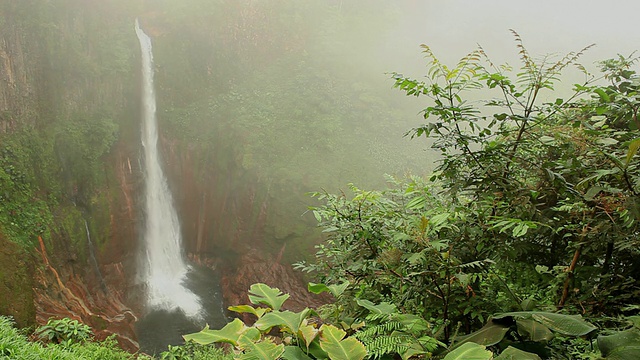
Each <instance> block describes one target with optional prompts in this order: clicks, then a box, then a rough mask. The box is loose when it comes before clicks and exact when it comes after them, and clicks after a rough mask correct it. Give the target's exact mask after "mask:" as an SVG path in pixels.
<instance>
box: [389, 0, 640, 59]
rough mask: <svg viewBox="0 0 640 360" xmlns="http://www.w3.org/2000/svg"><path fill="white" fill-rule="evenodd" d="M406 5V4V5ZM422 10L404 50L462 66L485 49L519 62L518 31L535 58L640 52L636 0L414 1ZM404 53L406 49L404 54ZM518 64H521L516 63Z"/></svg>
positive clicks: (408, 26) (409, 26) (406, 34)
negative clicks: (424, 48)
mask: <svg viewBox="0 0 640 360" xmlns="http://www.w3.org/2000/svg"><path fill="white" fill-rule="evenodd" d="M405 1H406V0H405ZM413 3H414V4H415V3H417V4H419V5H418V6H419V11H418V12H414V13H413V14H408V16H410V18H411V20H410V21H409V22H407V23H405V25H404V28H402V29H401V30H399V33H396V35H400V34H402V35H401V37H403V38H404V40H402V44H401V45H400V44H396V45H395V46H394V47H397V46H400V47H402V48H404V49H406V48H407V47H408V48H414V49H416V50H414V52H415V53H416V54H418V55H417V56H416V57H415V59H416V60H414V61H418V62H420V61H421V55H420V54H419V49H418V44H420V43H426V44H427V45H429V46H430V47H431V48H432V50H433V51H434V52H436V55H438V56H439V57H440V58H441V60H445V61H447V62H450V61H456V60H457V59H458V58H459V57H461V56H462V55H464V54H466V53H467V52H469V51H471V50H473V49H475V47H476V44H480V45H482V46H483V48H485V50H486V51H487V52H488V53H489V55H490V56H491V58H492V60H494V61H495V62H498V63H502V62H504V61H509V62H510V63H513V59H515V56H516V55H515V54H516V49H515V46H514V45H515V43H514V41H513V36H512V35H511V33H510V32H509V29H514V30H516V31H517V32H518V33H519V34H520V35H521V36H522V38H523V40H524V43H525V46H526V47H527V48H528V50H529V52H530V53H531V54H535V55H543V54H548V53H562V54H564V53H566V52H568V51H578V50H580V49H582V48H583V47H584V46H586V45H589V44H592V43H595V44H596V47H594V48H593V49H591V50H590V51H589V52H588V53H587V54H586V55H585V57H584V58H583V60H582V62H583V63H584V64H585V65H590V64H592V63H593V62H594V61H596V60H602V59H606V58H611V57H614V56H616V54H618V53H621V54H623V55H629V54H630V53H632V52H633V51H635V50H638V49H640V1H632V0H611V1H595V0H446V1H430V0H422V1H420V0H414V1H413ZM402 52H404V50H403V51H402ZM514 65H515V64H514Z"/></svg>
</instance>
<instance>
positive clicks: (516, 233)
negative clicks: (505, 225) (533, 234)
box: [512, 222, 529, 237]
mask: <svg viewBox="0 0 640 360" xmlns="http://www.w3.org/2000/svg"><path fill="white" fill-rule="evenodd" d="M528 230H529V225H527V224H526V223H524V222H521V223H519V224H518V225H516V226H515V227H514V228H513V233H512V235H513V237H521V236H524V235H526V234H527V231H528Z"/></svg>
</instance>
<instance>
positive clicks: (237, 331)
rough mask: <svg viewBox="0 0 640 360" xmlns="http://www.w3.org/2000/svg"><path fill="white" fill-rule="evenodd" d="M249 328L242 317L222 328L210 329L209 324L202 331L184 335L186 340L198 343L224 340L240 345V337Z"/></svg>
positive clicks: (205, 343) (203, 343) (204, 343)
mask: <svg viewBox="0 0 640 360" xmlns="http://www.w3.org/2000/svg"><path fill="white" fill-rule="evenodd" d="M246 330H247V327H246V326H245V325H244V323H243V322H242V321H241V320H240V319H234V320H233V321H232V322H230V323H228V324H227V325H225V326H224V327H223V328H222V329H220V330H210V329H209V325H207V326H205V328H204V329H202V330H201V331H200V332H197V333H193V334H187V335H183V336H182V337H183V338H184V340H185V341H189V340H193V341H195V342H197V343H198V344H202V345H207V344H211V343H216V342H224V343H229V344H233V345H238V339H239V338H240V336H241V335H242V334H243V333H244V332H245V331H246Z"/></svg>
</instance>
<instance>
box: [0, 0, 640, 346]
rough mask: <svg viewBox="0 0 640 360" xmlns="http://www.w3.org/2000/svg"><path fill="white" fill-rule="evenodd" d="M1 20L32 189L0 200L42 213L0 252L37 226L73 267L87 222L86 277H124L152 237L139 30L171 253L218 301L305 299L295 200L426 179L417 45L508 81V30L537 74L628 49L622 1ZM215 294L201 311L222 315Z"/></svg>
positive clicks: (108, 5) (180, 2)
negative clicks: (474, 58) (405, 83)
mask: <svg viewBox="0 0 640 360" xmlns="http://www.w3.org/2000/svg"><path fill="white" fill-rule="evenodd" d="M0 11H1V12H0V15H2V16H1V17H0V24H2V25H3V26H2V27H0V35H2V36H0V38H2V40H3V41H2V42H0V57H1V58H2V59H3V61H2V62H0V70H2V72H1V73H0V75H1V76H0V85H2V86H0V136H2V138H1V139H0V140H2V141H3V142H4V141H7V144H10V145H11V147H12V148H15V149H17V151H16V152H17V153H19V154H25V155H24V157H23V158H16V159H11V162H10V163H8V164H10V165H11V168H13V167H15V168H17V169H21V172H22V173H24V174H26V175H24V176H23V177H22V178H20V179H19V180H20V182H21V183H24V185H25V186H24V188H23V189H22V190H20V189H18V190H16V187H15V186H14V185H13V183H9V182H6V183H1V184H0V186H1V188H0V190H1V191H0V192H1V193H3V194H13V195H15V196H14V198H12V199H9V200H7V203H8V204H9V205H7V206H6V208H8V209H12V208H15V209H26V210H29V209H31V208H34V206H33V204H34V203H35V202H36V200H37V201H40V204H41V208H37V207H36V210H33V211H32V212H29V211H22V210H21V212H18V213H16V214H14V213H13V212H6V211H4V212H3V213H2V214H4V215H3V216H2V217H0V225H1V226H0V227H2V228H3V232H4V231H5V229H9V230H6V234H5V235H8V237H13V238H16V239H17V238H24V239H25V240H24V241H23V243H24V244H29V245H28V248H29V249H32V248H33V244H31V243H30V241H32V240H33V238H36V237H35V236H34V234H36V233H35V232H33V231H34V230H33V226H30V224H39V225H38V227H40V224H44V223H45V222H44V221H45V220H46V225H42V228H43V229H44V228H48V229H49V228H50V229H60V231H54V232H53V233H56V234H57V233H60V234H63V235H56V234H52V235H50V237H51V239H49V238H47V239H45V240H47V241H49V240H51V242H52V243H53V244H56V245H55V246H54V248H57V249H68V248H73V249H72V250H69V251H67V250H65V252H69V254H72V253H73V256H71V255H67V254H65V255H64V256H61V259H66V256H68V257H69V259H72V260H73V262H74V264H75V263H77V264H82V263H83V260H82V259H83V254H84V253H85V252H86V250H83V249H84V248H85V246H84V245H86V244H84V243H83V241H85V240H84V238H85V236H86V235H85V234H86V233H85V227H84V225H81V224H83V222H81V221H80V219H81V218H82V216H84V215H83V214H87V215H86V217H87V219H86V220H87V222H88V228H90V229H91V232H92V236H93V237H94V239H95V243H96V248H98V249H104V250H101V251H100V252H99V253H98V256H97V257H98V260H99V261H98V262H99V263H100V264H101V265H104V264H112V263H120V264H125V267H126V266H128V265H126V264H132V263H133V262H132V261H130V259H129V257H131V256H132V255H131V254H133V253H134V252H135V249H134V248H135V246H136V242H137V241H138V240H139V239H137V238H136V235H135V234H136V232H137V231H138V230H139V229H140V228H143V226H144V224H143V222H144V221H145V220H144V216H142V215H140V214H138V212H141V209H142V206H141V204H140V203H141V202H142V201H141V200H140V199H141V198H142V196H140V194H139V193H138V192H139V191H140V189H141V188H142V187H143V185H142V184H143V182H144V180H145V175H144V174H143V173H142V171H141V168H142V165H143V162H144V157H145V155H143V154H142V152H143V151H142V144H141V141H140V136H139V135H140V131H141V130H140V128H141V127H140V117H141V116H140V112H141V111H140V108H141V106H140V105H141V103H142V96H141V95H140V91H139V90H140V89H139V88H140V83H141V73H142V70H141V68H140V64H141V61H140V60H141V53H140V48H139V46H138V43H137V40H136V36H135V32H134V19H136V18H139V20H140V26H141V28H142V29H143V30H144V32H145V33H146V34H148V35H149V36H150V38H151V42H152V43H153V59H154V65H153V69H152V72H153V74H154V82H155V83H154V89H155V93H154V95H155V96H156V98H157V99H155V100H154V101H156V100H157V104H156V105H157V120H158V135H159V138H158V145H159V152H160V155H161V156H160V158H161V161H162V168H163V170H164V172H165V173H166V177H167V183H168V187H169V188H170V190H171V191H172V199H174V202H175V204H174V205H175V206H176V208H177V209H176V210H177V213H178V216H179V217H180V219H179V220H180V225H181V226H182V227H181V231H182V233H183V234H182V235H183V240H184V241H183V243H182V244H183V247H184V250H185V253H188V254H189V255H190V256H191V259H198V260H200V262H201V263H202V264H214V265H215V266H212V267H213V268H215V269H216V271H219V273H216V274H215V276H216V277H217V276H220V277H221V278H224V279H226V282H224V284H223V283H222V282H220V284H216V285H215V286H211V284H210V283H206V284H205V285H202V286H201V287H202V289H204V290H206V291H209V290H211V291H213V290H212V289H213V288H214V287H216V286H218V285H220V287H221V290H220V294H222V295H220V297H222V296H223V295H224V296H227V295H228V294H231V293H234V294H241V295H242V296H244V295H245V294H246V289H247V288H248V285H249V284H250V283H249V282H251V281H252V282H257V281H265V282H267V280H265V279H262V278H259V276H265V275H264V273H266V272H265V271H262V273H260V269H268V270H269V271H271V270H272V267H271V265H272V264H276V265H278V266H279V267H277V269H278V271H282V272H284V273H285V274H286V275H290V276H282V273H277V272H275V270H274V271H273V272H269V274H270V276H272V279H270V280H273V281H274V282H275V281H281V280H282V279H287V280H282V281H288V280H291V279H293V280H291V281H290V282H293V281H294V280H300V279H298V278H296V276H298V275H291V274H293V270H292V269H291V266H290V264H291V263H292V262H294V261H297V260H300V259H301V258H303V257H311V256H312V254H313V251H314V248H313V245H314V244H316V243H318V241H320V240H321V239H322V235H321V234H319V230H318V229H317V228H316V226H317V221H316V220H315V219H314V217H313V216H312V215H311V213H310V212H309V211H308V207H309V206H310V205H317V204H318V202H315V201H314V200H312V199H311V198H310V196H309V195H308V192H313V191H322V190H323V189H326V190H327V191H329V192H333V193H335V192H340V191H342V190H345V189H347V188H348V186H349V185H348V184H349V183H355V184H356V185H357V186H358V187H361V188H365V189H381V188H384V187H385V186H386V185H387V182H386V178H385V174H391V175H395V176H398V177H402V176H404V175H406V174H413V175H418V176H424V175H427V174H429V173H430V172H431V171H432V170H433V168H434V167H435V164H436V163H437V161H438V156H437V154H436V153H434V152H433V151H432V150H430V148H429V141H428V140H426V139H424V138H421V139H414V140H410V139H408V138H407V137H404V134H405V133H406V132H407V131H409V130H410V129H411V128H414V127H417V126H419V125H421V124H422V123H423V122H424V119H423V118H422V115H421V114H420V112H421V110H422V109H424V108H425V107H427V106H429V102H428V99H427V98H416V97H407V96H405V95H404V94H403V93H402V92H401V91H399V90H397V89H394V88H393V84H394V81H393V80H392V79H391V75H390V73H392V72H398V73H402V74H404V75H407V76H409V77H413V78H423V76H424V74H426V72H427V67H426V65H425V64H426V61H425V59H424V56H423V53H422V49H421V47H420V44H426V45H428V46H429V47H430V48H431V49H432V50H433V52H434V53H435V55H436V56H438V57H439V58H440V60H441V61H442V62H443V63H445V64H455V63H456V62H457V61H458V59H459V58H460V57H462V56H464V55H465V54H467V53H469V52H471V51H473V50H475V49H476V48H477V46H478V44H479V45H481V46H482V48H483V49H484V50H485V51H486V53H487V54H488V56H489V57H490V58H491V60H492V61H493V62H494V63H497V64H501V63H505V62H508V63H510V64H511V65H513V66H514V67H515V68H517V67H518V65H519V58H518V49H517V47H516V42H515V41H514V36H513V34H512V33H511V31H510V29H513V30H514V31H516V32H517V33H518V34H519V35H520V36H521V37H522V40H523V42H524V45H525V46H526V47H527V49H528V51H529V53H530V54H532V55H534V56H538V55H545V54H558V56H562V55H563V54H566V53H567V52H570V51H580V50H581V49H582V48H584V47H585V46H588V45H590V44H595V47H593V48H591V49H589V50H588V51H587V52H586V53H585V54H584V56H582V58H581V60H580V61H581V63H583V64H584V65H585V66H586V68H587V69H589V70H590V71H591V72H593V73H597V71H598V70H597V66H596V65H595V62H596V61H598V60H604V59H608V58H612V57H616V56H617V54H622V55H629V54H632V53H633V52H634V51H635V50H636V49H637V47H638V46H640V30H638V25H637V23H638V21H637V17H638V14H640V3H637V2H632V1H611V2H596V1H591V0H586V1H577V0H556V1H551V0H541V1H523V0H484V1H478V0H475V1H472V0H466V1H463V0H442V1H432V0H422V1H420V0H315V1H311V0H139V1H133V0H110V1H98V0H58V1H47V0H33V1H24V0H13V1H4V2H0ZM562 79H563V80H562V82H561V83H560V84H558V85H557V86H556V89H557V91H558V93H557V94H566V93H568V92H569V91H570V89H571V88H572V84H573V83H574V82H581V81H584V76H583V75H580V74H579V73H578V72H577V71H575V70H572V69H567V74H566V77H563V78H562ZM553 95H556V94H553ZM483 96H484V94H480V95H476V96H475V97H474V98H475V99H478V98H481V97H483ZM543 96H545V95H544V94H543ZM549 96H551V95H549ZM0 146H4V145H3V143H0ZM38 146H40V147H38ZM27 154H33V155H29V156H27ZM36 155H38V156H36ZM3 161H9V160H3ZM7 168H9V167H8V166H7ZM0 170H2V169H0ZM3 171H4V170H3ZM0 175H2V174H0ZM27 185H29V186H27ZM31 188H33V190H31ZM27 190H28V191H27ZM345 192H346V193H348V192H347V191H345ZM3 201H5V200H3ZM45 205H46V206H45ZM38 206H40V205H38ZM122 209H127V211H120V210H122ZM0 210H2V209H0ZM139 210H140V211H139ZM9 213H11V214H9ZM58 213H60V215H58ZM7 214H9V215H7ZM89 214H91V216H89ZM54 215H55V216H54ZM72 215H73V216H72ZM43 219H44V220H43ZM73 219H76V220H77V224H75V222H76V220H73ZM15 224H20V226H21V227H16V226H14V225H15ZM79 224H80V225H81V226H80V225H79ZM76 225H78V226H80V227H78V226H76ZM74 226H75V227H76V228H79V229H80V231H79V232H77V231H75V232H74V230H73V229H74ZM10 229H14V230H10ZM63 230H64V231H63ZM10 231H13V232H10ZM38 231H40V230H38ZM42 231H43V232H44V233H47V232H48V230H47V231H44V230H42ZM37 234H38V235H40V234H41V233H40V232H38V233H37ZM64 234H68V235H64ZM94 234H95V235H94ZM0 235H2V234H0ZM72 240H73V241H72ZM114 249H115V250H114ZM175 252H177V251H173V253H175ZM78 259H79V260H78ZM69 263H71V260H70V261H69ZM244 264H249V266H247V267H245V268H241V265H244ZM265 264H268V265H269V266H268V267H267V266H263V267H261V265H265ZM254 265H255V266H254ZM65 266H66V265H65ZM79 266H81V265H79ZM216 266H219V267H216ZM131 267H133V265H131ZM238 269H240V270H238ZM102 270H103V272H104V273H105V274H107V271H106V270H108V269H106V267H104V266H103V268H102ZM135 271H136V269H132V268H126V269H125V270H124V272H126V276H127V277H130V278H132V277H133V276H134V273H135ZM207 271H213V270H212V269H211V268H207ZM287 271H288V272H287ZM97 276H101V275H97ZM105 277H106V278H108V276H105ZM121 277H122V274H121V273H118V274H117V276H115V277H112V278H116V279H117V280H116V281H114V283H113V284H115V285H114V286H116V287H119V286H122V282H124V279H122V278H121ZM203 278H207V279H209V278H212V279H213V280H212V281H214V282H218V279H217V278H215V279H214V278H213V277H212V276H210V275H209V273H205V275H203ZM196 280H197V279H196ZM118 281H121V282H118ZM243 281H244V282H247V283H249V284H245V283H243ZM196 282H197V281H196ZM202 283H203V284H204V283H205V282H204V281H203V282H202ZM113 284H112V285H113ZM287 285H290V284H285V286H287ZM298 285H299V284H298ZM298 285H296V284H294V285H292V288H294V287H295V286H298ZM278 286H281V285H280V284H278ZM233 287H235V288H233ZM300 288H304V284H303V285H300V286H298V288H294V290H293V291H296V289H300ZM216 289H217V288H216ZM215 291H216V296H213V295H207V296H209V297H211V298H215V299H216V300H215V301H216V304H214V305H212V306H214V307H216V308H220V309H222V308H223V307H222V306H221V303H222V302H223V300H222V299H219V298H218V294H217V290H215ZM238 299H239V298H235V299H229V298H224V301H226V302H233V301H235V300H238ZM123 301H124V299H123ZM238 301H240V300H238ZM218 302H219V303H218ZM154 326H155V325H153V324H152V325H150V328H153V327H154ZM174 335H175V336H176V337H177V338H178V341H179V340H180V336H179V335H180V333H179V332H178V331H176V333H175V334H174ZM163 341H164V340H163ZM161 345H162V346H163V345H164V343H163V344H161Z"/></svg>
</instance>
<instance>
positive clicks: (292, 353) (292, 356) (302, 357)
mask: <svg viewBox="0 0 640 360" xmlns="http://www.w3.org/2000/svg"><path fill="white" fill-rule="evenodd" d="M282 358H283V359H285V360H312V358H311V357H309V355H307V354H305V352H304V351H303V350H302V349H300V348H299V347H297V346H285V347H284V353H282Z"/></svg>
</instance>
